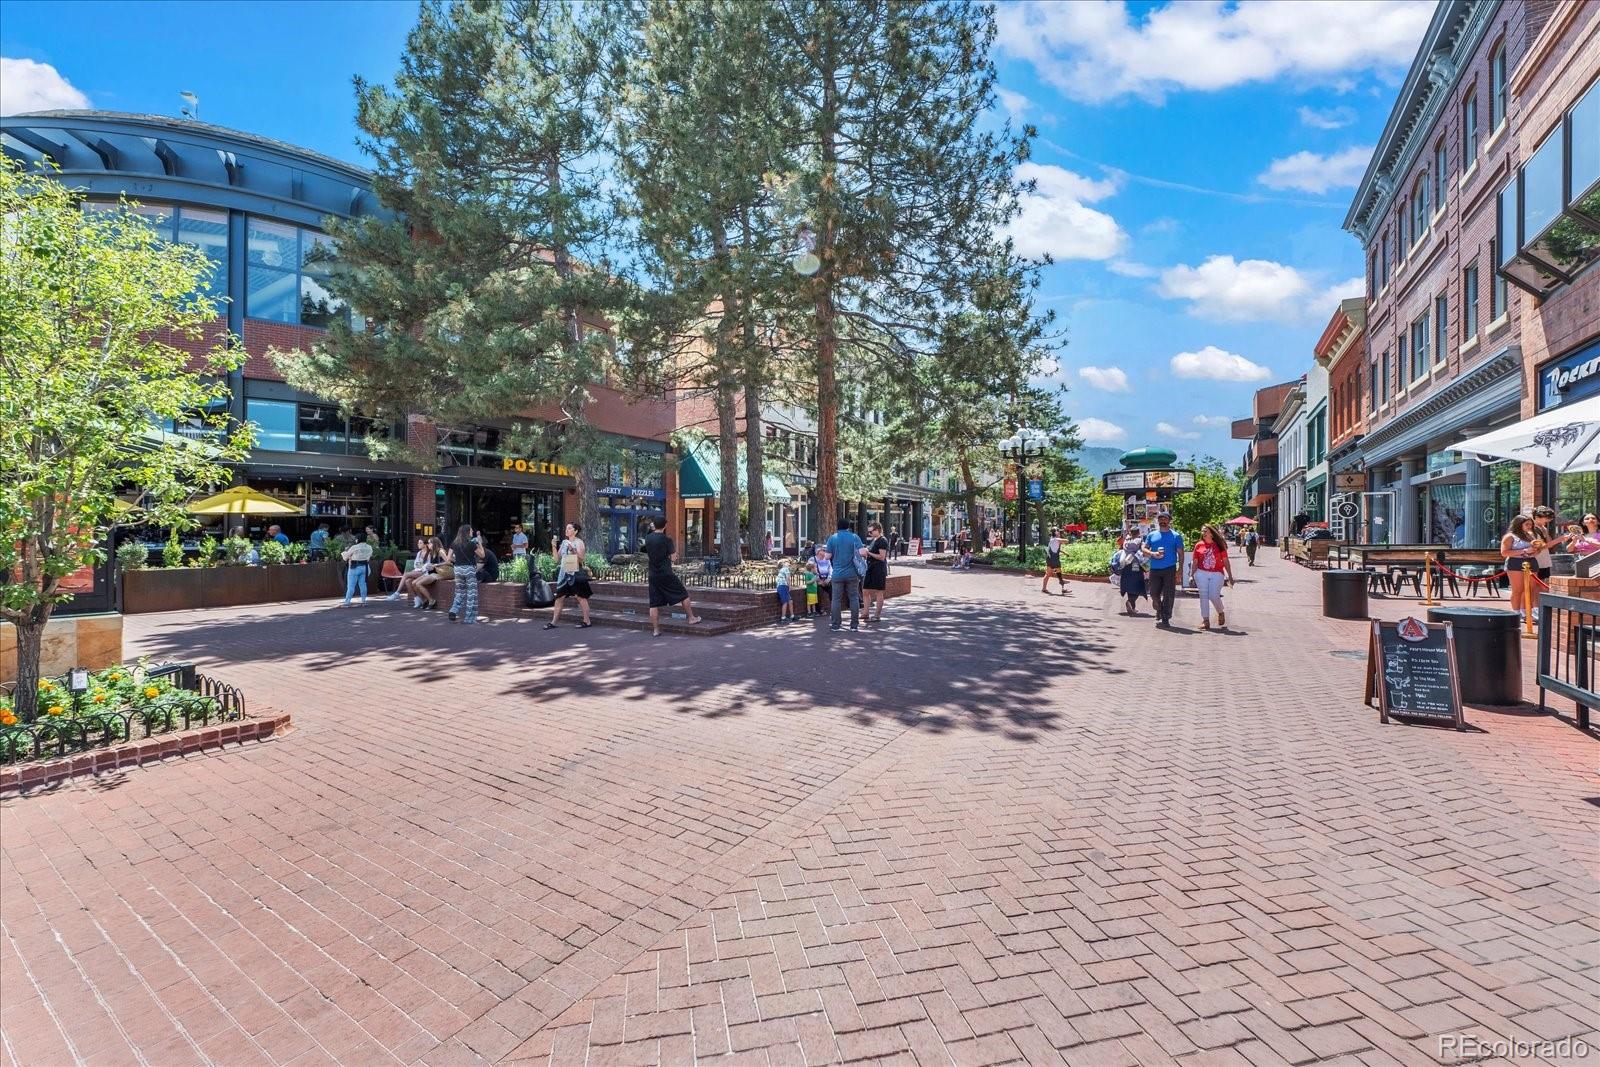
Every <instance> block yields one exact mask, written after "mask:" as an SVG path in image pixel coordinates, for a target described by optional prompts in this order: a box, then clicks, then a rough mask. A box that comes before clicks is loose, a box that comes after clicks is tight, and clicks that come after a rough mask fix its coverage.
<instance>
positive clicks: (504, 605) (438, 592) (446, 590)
mask: <svg viewBox="0 0 1600 1067" xmlns="http://www.w3.org/2000/svg"><path fill="white" fill-rule="evenodd" d="M522 590H523V585H522V583H521V582H479V583H478V614H479V615H482V616H484V617H485V618H489V619H504V618H506V617H508V616H511V615H515V614H516V613H517V612H519V611H525V610H526V608H525V607H524V606H523V599H522ZM340 595H341V596H342V595H343V593H341V594H340ZM433 595H434V596H436V597H438V598H439V610H440V611H449V610H450V603H451V601H453V600H455V598H456V583H455V582H454V581H442V582H436V583H435V584H434V587H433Z"/></svg>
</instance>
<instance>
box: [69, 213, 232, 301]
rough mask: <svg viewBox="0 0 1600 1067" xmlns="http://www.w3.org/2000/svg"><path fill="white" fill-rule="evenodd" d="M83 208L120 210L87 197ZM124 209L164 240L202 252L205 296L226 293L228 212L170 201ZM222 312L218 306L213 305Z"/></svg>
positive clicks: (215, 296) (222, 295) (220, 295)
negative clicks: (205, 264) (205, 267)
mask: <svg viewBox="0 0 1600 1067" xmlns="http://www.w3.org/2000/svg"><path fill="white" fill-rule="evenodd" d="M83 207H84V210H85V211H120V210H121V209H122V204H121V202H120V201H107V200H88V201H85V202H84V205H83ZM128 210H129V211H130V212H132V213H133V214H134V215H136V216H138V217H139V218H141V219H142V220H143V221H144V222H145V223H146V224H147V225H148V226H149V227H150V228H151V229H152V230H154V231H155V233H156V235H157V236H159V237H160V238H161V239H162V240H164V241H169V242H176V243H178V244H185V245H191V246H193V247H195V248H198V249H200V251H201V252H203V253H205V257H206V259H207V260H208V261H210V263H211V275H210V277H209V278H208V279H207V282H206V289H205V292H206V295H207V296H210V297H213V298H221V297H225V296H227V295H228V213H227V212H226V211H210V210H207V209H206V208H199V207H184V206H181V205H180V206H173V205H171V204H136V205H129V208H128ZM217 314H219V315H220V314H222V306H221V305H220V304H219V305H218V306H217Z"/></svg>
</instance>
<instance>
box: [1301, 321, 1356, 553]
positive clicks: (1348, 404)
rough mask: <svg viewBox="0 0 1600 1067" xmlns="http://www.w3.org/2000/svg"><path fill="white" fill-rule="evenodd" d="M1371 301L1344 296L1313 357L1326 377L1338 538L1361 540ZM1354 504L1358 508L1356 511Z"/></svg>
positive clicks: (1332, 509)
mask: <svg viewBox="0 0 1600 1067" xmlns="http://www.w3.org/2000/svg"><path fill="white" fill-rule="evenodd" d="M1366 322H1367V306H1366V300H1365V299H1364V298H1362V297H1359V296H1356V297H1351V298H1349V299H1348V300H1341V301H1340V302H1339V306H1338V308H1337V309H1335V311H1334V313H1333V317H1332V318H1330V319H1329V320H1328V325H1327V327H1326V328H1325V329H1324V330H1323V331H1322V336H1321V337H1319V338H1318V339H1317V346H1316V349H1315V350H1314V356H1315V358H1316V361H1317V363H1319V364H1321V366H1322V367H1323V368H1324V369H1325V372H1326V373H1327V376H1328V480H1329V497H1328V516H1327V517H1328V523H1329V527H1330V529H1331V530H1332V532H1333V535H1334V536H1335V537H1336V538H1339V539H1340V540H1357V539H1358V537H1359V534H1360V533H1361V531H1362V530H1363V529H1364V528H1363V527H1362V526H1361V524H1360V522H1359V519H1360V515H1361V510H1360V509H1361V507H1362V503H1363V494H1364V493H1365V491H1366V475H1365V474H1363V473H1362V471H1361V467H1360V464H1361V438H1362V434H1363V433H1364V432H1365V429H1366V403H1365V396H1366V393H1365V391H1364V388H1363V383H1364V382H1365V381H1366V377H1367V376H1366V367H1367V347H1366ZM1351 508H1354V509H1355V510H1354V511H1353V512H1352V511H1351Z"/></svg>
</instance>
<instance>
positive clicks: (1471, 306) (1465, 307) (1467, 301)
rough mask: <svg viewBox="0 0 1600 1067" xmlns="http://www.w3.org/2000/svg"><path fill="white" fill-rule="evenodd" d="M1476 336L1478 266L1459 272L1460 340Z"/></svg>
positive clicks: (1473, 265)
mask: <svg viewBox="0 0 1600 1067" xmlns="http://www.w3.org/2000/svg"><path fill="white" fill-rule="evenodd" d="M1476 336H1478V265H1477V264H1476V263H1474V264H1472V266H1470V267H1468V268H1467V269H1466V270H1464V271H1462V272H1461V339H1462V340H1463V341H1467V340H1471V339H1472V338H1474V337H1476Z"/></svg>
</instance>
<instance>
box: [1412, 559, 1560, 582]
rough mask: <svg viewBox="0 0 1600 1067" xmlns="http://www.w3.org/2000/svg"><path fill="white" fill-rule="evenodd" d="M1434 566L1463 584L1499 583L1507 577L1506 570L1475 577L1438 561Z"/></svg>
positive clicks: (1435, 561)
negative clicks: (1457, 571) (1458, 572)
mask: <svg viewBox="0 0 1600 1067" xmlns="http://www.w3.org/2000/svg"><path fill="white" fill-rule="evenodd" d="M1433 565H1434V567H1435V569H1437V570H1438V571H1439V572H1440V573H1441V574H1448V575H1449V576H1450V577H1452V578H1459V579H1461V580H1462V581H1463V582H1467V583H1469V584H1470V583H1472V582H1495V581H1499V580H1500V579H1501V578H1504V577H1505V575H1506V572H1505V569H1504V568H1501V569H1500V570H1497V571H1495V572H1494V573H1493V574H1480V575H1477V576H1473V575H1470V574H1457V573H1456V572H1455V571H1453V570H1451V569H1450V568H1449V567H1446V566H1445V565H1444V564H1443V563H1440V562H1439V561H1438V560H1434V561H1433ZM1535 577H1537V576H1535Z"/></svg>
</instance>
